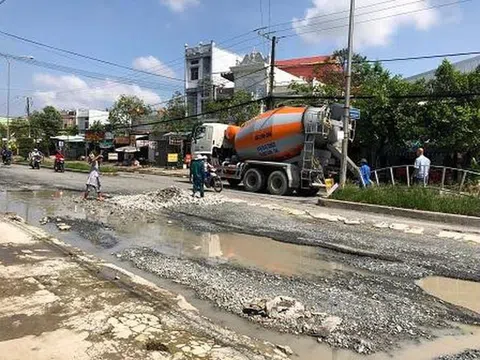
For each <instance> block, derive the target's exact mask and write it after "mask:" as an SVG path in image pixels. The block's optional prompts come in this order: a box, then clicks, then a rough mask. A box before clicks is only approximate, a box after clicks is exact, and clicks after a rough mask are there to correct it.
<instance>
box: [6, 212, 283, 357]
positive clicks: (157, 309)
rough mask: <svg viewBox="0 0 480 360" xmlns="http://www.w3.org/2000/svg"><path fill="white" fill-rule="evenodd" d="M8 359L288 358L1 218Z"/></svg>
mask: <svg viewBox="0 0 480 360" xmlns="http://www.w3.org/2000/svg"><path fill="white" fill-rule="evenodd" d="M0 278H1V281H0V294H1V295H0V359H2V360H3V359H5V360H7V359H8V360H16V359H18V360H24V359H37V360H44V359H45V360H47V359H48V360H57V359H58V360H60V359H61V360H68V359H187V358H188V359H192V358H202V359H265V358H266V357H267V356H268V358H277V359H283V358H286V355H285V354H284V353H283V352H282V351H280V350H279V349H278V348H277V347H276V346H275V345H273V344H269V343H264V342H258V341H255V340H252V339H250V338H248V337H245V336H240V335H237V334H235V333H233V332H231V331H228V330H225V329H223V328H221V327H219V326H216V325H214V324H212V323H211V322H210V321H208V320H206V319H204V318H202V317H201V316H200V315H199V314H198V312H197V311H196V309H195V308H193V307H192V306H191V305H189V304H188V303H187V302H186V301H185V299H184V298H183V297H181V296H176V295H174V294H172V293H170V292H168V291H165V290H162V289H160V288H158V287H156V286H155V285H153V284H151V283H149V282H147V281H145V280H143V279H142V278H139V277H137V276H135V275H133V274H130V273H128V272H126V271H124V270H122V269H120V268H118V267H116V266H114V265H112V264H108V263H105V262H101V261H99V260H97V259H95V258H94V257H91V256H87V255H85V254H83V253H82V252H80V251H79V250H77V249H75V248H73V247H69V246H68V245H65V244H64V243H62V242H60V241H58V240H56V239H52V238H49V237H48V236H47V235H46V234H45V233H43V232H42V231H41V230H39V229H37V228H33V227H31V226H29V225H26V224H25V223H23V222H22V220H21V218H18V217H16V216H12V215H10V216H2V218H0Z"/></svg>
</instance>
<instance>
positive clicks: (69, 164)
mask: <svg viewBox="0 0 480 360" xmlns="http://www.w3.org/2000/svg"><path fill="white" fill-rule="evenodd" d="M14 163H16V164H23V165H29V161H28V160H24V159H23V158H22V159H15V161H14ZM53 163H54V161H53V160H52V159H49V158H47V157H45V158H44V159H43V161H42V165H41V166H42V167H47V168H53ZM65 169H70V170H77V171H82V172H89V171H90V164H89V163H87V162H86V161H68V160H67V161H65ZM100 172H101V173H117V172H118V169H117V168H116V167H115V166H113V165H110V164H101V165H100Z"/></svg>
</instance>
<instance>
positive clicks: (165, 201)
mask: <svg viewBox="0 0 480 360" xmlns="http://www.w3.org/2000/svg"><path fill="white" fill-rule="evenodd" d="M108 201H109V202H112V203H114V204H115V205H117V206H120V207H122V208H124V209H127V210H142V211H156V210H161V209H167V208H172V207H175V206H179V205H198V206H212V205H218V204H222V203H224V202H226V201H227V199H226V198H224V197H223V196H221V195H217V194H206V195H205V197H204V198H198V197H194V196H192V193H191V192H189V191H185V190H182V189H179V188H178V187H175V186H172V187H169V188H165V189H162V190H158V191H152V192H147V193H143V194H138V195H119V196H115V197H113V198H111V199H109V200H108Z"/></svg>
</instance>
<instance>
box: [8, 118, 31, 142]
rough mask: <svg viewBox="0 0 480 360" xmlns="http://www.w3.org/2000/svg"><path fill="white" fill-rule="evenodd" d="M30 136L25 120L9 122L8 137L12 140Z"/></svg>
mask: <svg viewBox="0 0 480 360" xmlns="http://www.w3.org/2000/svg"><path fill="white" fill-rule="evenodd" d="M29 135H30V123H29V121H28V120H27V119H24V118H16V119H11V120H10V136H11V137H12V138H14V139H19V138H23V137H28V136H29Z"/></svg>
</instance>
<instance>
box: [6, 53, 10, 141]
mask: <svg viewBox="0 0 480 360" xmlns="http://www.w3.org/2000/svg"><path fill="white" fill-rule="evenodd" d="M5 60H6V61H7V144H8V141H9V140H10V60H9V59H8V57H5Z"/></svg>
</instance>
